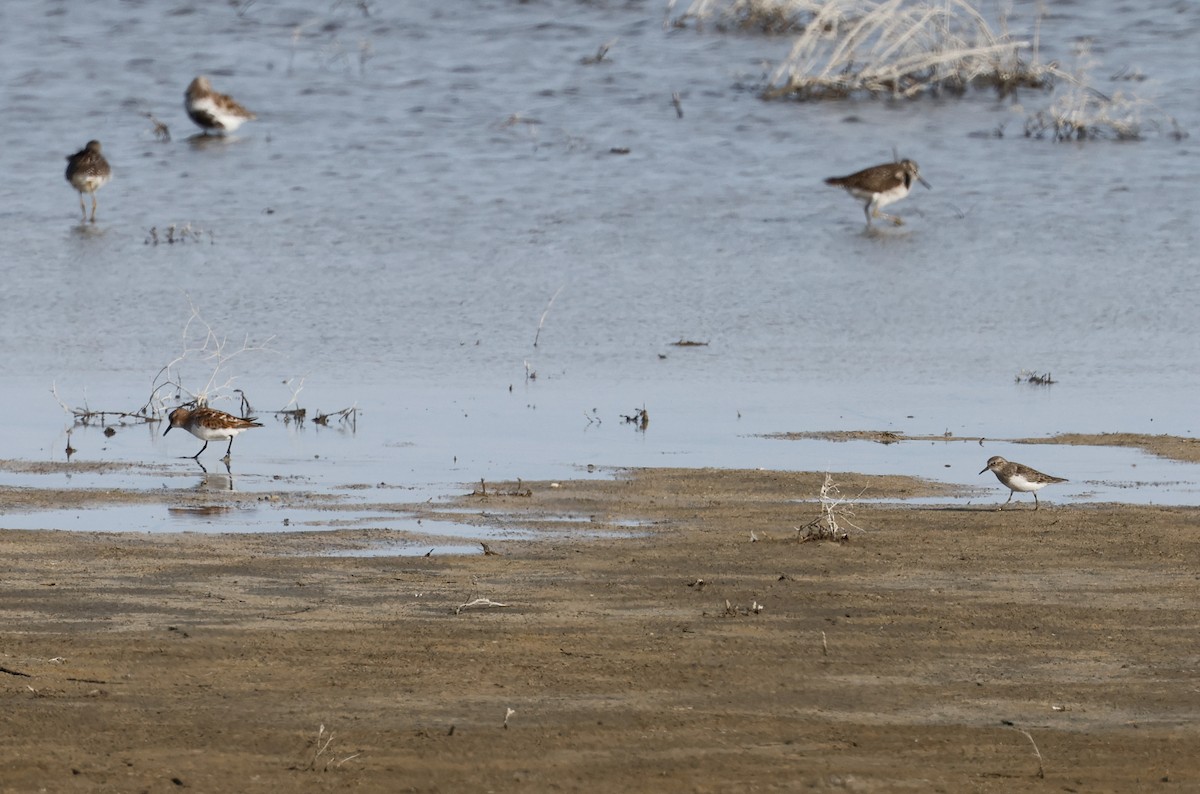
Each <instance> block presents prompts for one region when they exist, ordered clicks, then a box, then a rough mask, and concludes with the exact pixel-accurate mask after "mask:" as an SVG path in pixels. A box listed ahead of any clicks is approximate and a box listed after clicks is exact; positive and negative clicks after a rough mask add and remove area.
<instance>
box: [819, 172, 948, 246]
mask: <svg viewBox="0 0 1200 794" xmlns="http://www.w3.org/2000/svg"><path fill="white" fill-rule="evenodd" d="M914 181H916V182H920V183H921V184H922V185H924V186H925V187H926V188H928V189H930V190H932V189H933V186H932V185H930V184H929V183H928V182H926V181H925V178H924V177H922V176H921V171H920V169H919V168H917V164H916V163H915V162H913V161H912V160H901V161H900V162H898V163H884V164H883V165H873V166H871V167H870V168H864V169H863V170H861V171H857V172H855V173H853V174H850V175H848V176H831V177H829V178H828V179H826V180H825V184H827V185H833V186H834V187H840V188H845V190H846V192H847V193H849V194H850V195H851V196H854V197H855V198H857V199H861V200H862V201H863V202H864V203H863V212H864V213H866V216H867V228H868V229H870V228H871V218H872V217H875V218H883V219H884V220H889V221H891V222H892V223H894V224H895V225H897V226H903V225H904V220H903V219H902V218H898V217H896V216H895V215H885V214H884V213H883V212H881V211H880V210H882V209H883V208H884V207H886V206H887V205H888V204H892V203H894V202H897V201H899V200H900V199H902V198H904V197H905V196H907V195H908V191H910V190H912V185H913V182H914Z"/></svg>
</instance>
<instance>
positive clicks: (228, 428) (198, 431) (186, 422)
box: [163, 406, 262, 460]
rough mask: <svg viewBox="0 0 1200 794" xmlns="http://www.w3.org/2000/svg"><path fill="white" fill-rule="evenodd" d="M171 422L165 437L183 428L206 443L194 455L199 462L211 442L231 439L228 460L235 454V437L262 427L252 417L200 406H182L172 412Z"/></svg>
mask: <svg viewBox="0 0 1200 794" xmlns="http://www.w3.org/2000/svg"><path fill="white" fill-rule="evenodd" d="M169 421H170V423H169V424H168V425H167V429H166V430H164V431H163V435H164V436H165V435H166V434H167V433H170V432H171V431H172V430H174V429H175V428H177V427H182V428H183V429H184V430H186V431H188V432H189V433H191V434H192V435H193V436H195V437H196V438H199V439H202V440H203V441H204V446H202V447H200V452H197V453H196V454H195V455H192V458H194V459H196V460H199V459H200V454H201V453H202V452H204V450H206V449H208V442H209V441H218V440H224V439H229V446H228V447H227V448H226V449H225V457H226V458H228V457H229V456H230V455H231V454H232V452H233V438H234V436H236V435H237V434H238V433H240V432H242V431H243V430H249V429H250V428H252V427H262V424H261V423H259V422H256V421H254V419H253V418H252V417H251V418H249V419H243V418H241V417H239V416H234V415H233V414H227V413H225V412H224V411H218V410H217V409H216V408H209V407H207V406H200V407H198V408H188V407H187V406H180V407H179V408H176V409H175V410H174V411H171V415H170V417H169Z"/></svg>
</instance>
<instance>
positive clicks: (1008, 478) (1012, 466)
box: [979, 455, 1066, 510]
mask: <svg viewBox="0 0 1200 794" xmlns="http://www.w3.org/2000/svg"><path fill="white" fill-rule="evenodd" d="M985 471H990V472H992V473H993V474H995V475H996V479H998V480H999V481H1000V482H1002V483H1004V485H1005V486H1006V487H1007V488H1008V501H1006V502H1005V503H1004V504H1003V505H1000V508H999V509H1001V510H1003V509H1004V506H1005V505H1007V504H1008V503H1009V502H1011V501H1012V498H1013V494H1015V493H1016V492H1017V491H1020V492H1021V493H1032V494H1033V509H1034V510H1037V509H1038V506H1039V505H1038V498H1037V492H1038V491H1039V490H1041V489H1042V488H1045V487H1046V486H1047V485H1053V484H1054V483H1056V482H1066V480H1064V479H1063V478H1062V477H1052V476H1050V475H1049V474H1042V473H1041V472H1040V471H1038V470H1037V469H1031V468H1029V467H1028V466H1025V465H1023V464H1021V463H1013V462H1012V461H1011V460H1005V459H1004V458H1002V457H1000V456H999V455H994V456H992V457H990V458H988V462H987V465H986V466H984V467H983V470H982V471H980V472H979V473H980V474H983V472H985Z"/></svg>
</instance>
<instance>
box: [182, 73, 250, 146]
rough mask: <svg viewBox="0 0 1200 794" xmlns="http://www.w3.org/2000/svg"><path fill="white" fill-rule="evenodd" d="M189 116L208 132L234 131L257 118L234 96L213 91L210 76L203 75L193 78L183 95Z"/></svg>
mask: <svg viewBox="0 0 1200 794" xmlns="http://www.w3.org/2000/svg"><path fill="white" fill-rule="evenodd" d="M183 106H184V108H186V109H187V114H188V117H189V118H191V120H192V121H194V122H196V124H198V125H200V128H201V129H203V130H204V132H205V134H206V135H207V134H208V131H209V130H216V131H218V132H233V131H234V130H236V129H237V128H238V127H240V126H242V123H243V122H246V121H250V120H252V119H255V118H257V116H255V115H254V114H253V113H251V112H250V111H249V110H246V108H244V107H242V106H241V105H239V104H238V103H237V102H236V101H234V99H233V97H231V96H228V95H226V94H218V93H217V92H216V91H213V88H212V85H211V84H210V83H209V82H208V78H207V77H204V76H203V75H201V76H200V77H197V78H196V79H195V80H193V81H192V82H191V83H190V84H189V85H188V87H187V91H186V92H185V93H184V95H183Z"/></svg>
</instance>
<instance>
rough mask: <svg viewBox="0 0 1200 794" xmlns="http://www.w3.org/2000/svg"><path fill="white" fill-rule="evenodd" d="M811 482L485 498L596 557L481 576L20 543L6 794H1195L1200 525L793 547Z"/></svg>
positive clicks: (848, 485)
mask: <svg viewBox="0 0 1200 794" xmlns="http://www.w3.org/2000/svg"><path fill="white" fill-rule="evenodd" d="M837 480H838V482H839V484H840V485H841V487H842V492H843V494H850V495H853V494H857V493H859V492H860V491H861V490H862V489H863V488H864V487H866V486H869V491H868V494H869V495H870V496H871V497H872V498H889V497H901V496H905V495H918V494H926V493H929V492H930V490H931V489H934V488H940V486H928V485H926V484H921V483H918V482H915V481H909V480H905V479H903V478H868V477H863V476H859V475H837ZM821 481H822V476H821V475H818V474H794V473H780V472H762V471H713V470H698V471H696V470H688V471H682V470H669V469H668V470H647V471H636V472H629V473H627V474H625V475H623V476H621V477H620V478H618V479H617V480H615V481H611V480H606V481H595V480H591V481H587V482H580V483H563V484H562V486H561V487H559V488H552V487H550V486H549V484H548V483H524V484H522V490H524V489H525V488H528V489H529V495H528V496H502V495H497V494H496V492H497V491H504V490H509V491H515V490H517V489H516V488H515V484H514V487H509V488H507V489H506V488H505V487H491V486H490V484H489V486H490V488H489V489H490V490H491V491H492V494H491V495H489V496H487V497H482V496H479V495H474V496H466V495H465V496H464V497H463V498H462V499H460V500H459V505H458V507H459V508H460V509H461V510H463V511H464V512H468V513H474V514H485V513H486V514H487V515H486V516H483V515H481V520H483V519H484V518H487V516H492V517H496V516H502V517H505V518H504V520H506V521H512V520H514V519H512V518H511V517H509V516H510V514H513V513H516V514H522V515H527V516H528V518H527V519H525V521H526V525H532V526H536V525H538V524H539V523H540V522H543V521H545V520H547V518H548V517H553V516H559V517H561V516H564V515H575V516H585V517H590V518H591V519H592V520H591V521H589V522H587V523H586V524H583V525H582V526H584V527H586V528H587V529H588V530H589V531H590V532H592V533H593V535H592V536H589V537H588V538H587V539H586V540H569V539H561V538H555V539H552V540H541V541H534V542H514V541H497V542H494V543H492V544H491V545H492V547H493V548H495V549H496V550H497V551H499V552H501V554H499V555H492V556H483V555H475V556H455V557H450V556H443V557H437V556H434V557H428V558H423V557H417V558H397V557H376V558H340V557H339V558H329V557H324V558H323V557H319V556H309V555H311V554H312V553H313V552H315V551H316V550H319V549H320V548H323V547H324V546H325V545H326V544H327V543H329V544H333V545H354V544H356V543H358V542H359V541H362V540H371V538H365V539H364V538H360V537H357V536H356V535H355V534H354V533H345V534H342V533H338V534H331V535H324V534H321V533H295V534H290V535H221V536H205V535H196V534H180V535H145V534H137V535H133V534H130V535H106V534H69V533H60V532H25V531H12V530H7V531H6V530H0V560H2V568H0V577H2V581H0V619H2V623H0V627H2V628H0V667H2V668H3V672H0V698H2V699H3V703H2V704H0V746H3V748H4V751H3V753H0V791H5V792H8V791H14V792H17V791H20V792H24V791H37V790H45V791H55V792H71V791H120V792H126V791H150V792H160V791H177V790H181V789H183V790H187V789H191V790H196V791H239V792H277V791H286V790H293V791H342V790H348V789H353V790H359V791H380V792H393V791H400V792H403V791H421V792H432V791H439V792H460V791H471V792H475V791H587V792H607V791H647V792H659V791H696V792H744V791H798V790H800V791H802V790H810V789H812V790H846V791H913V792H931V791H944V792H964V791H982V792H1009V791H1046V792H1050V791H1053V792H1063V791H1078V792H1104V791H1114V792H1115V791H1123V792H1124V791H1148V790H1152V791H1195V790H1198V789H1200V753H1198V752H1197V748H1200V675H1198V668H1200V639H1198V638H1200V572H1198V570H1197V567H1198V565H1200V511H1197V510H1196V509H1192V508H1172V509H1164V508H1154V507H1125V506H1087V507H1069V508H1064V507H1055V506H1054V504H1053V501H1054V495H1053V493H1052V492H1051V491H1049V490H1048V491H1047V492H1045V493H1044V496H1045V497H1046V499H1044V500H1043V507H1042V509H1041V510H1039V511H1037V512H1034V511H1032V510H1031V509H1030V505H1029V504H1028V500H1027V497H1018V499H1021V500H1022V501H1021V504H1019V505H1018V506H1017V507H1016V508H1015V509H1010V510H1008V511H1005V512H995V511H993V510H991V509H988V508H989V507H990V506H991V505H992V504H998V503H999V502H1001V501H1003V497H1004V496H1006V494H1005V493H1004V491H1003V489H1001V488H994V489H992V490H991V491H989V497H988V498H989V499H990V496H991V495H994V496H995V500H994V502H991V501H989V502H988V504H987V506H980V507H966V508H963V507H951V508H936V507H934V508H927V507H921V508H915V507H887V506H865V505H864V506H859V507H857V508H856V511H855V515H854V516H853V517H852V519H851V520H853V521H854V523H855V524H857V525H858V526H860V527H862V528H863V529H862V530H861V531H859V530H852V531H851V539H850V541H849V542H848V543H845V544H834V543H822V542H814V543H798V542H796V540H795V538H796V534H797V533H796V530H795V528H796V527H798V526H803V525H804V524H806V523H807V522H808V521H810V520H811V519H812V518H814V517H815V516H816V515H817V507H816V505H815V504H813V503H811V502H808V503H802V502H798V501H797V499H799V498H802V497H804V498H811V497H813V496H815V494H816V493H817V491H818V489H819V487H820V484H821ZM178 496H179V495H178V494H177V493H174V492H164V494H163V495H162V496H160V497H158V498H161V499H162V500H163V501H165V502H167V503H168V504H171V505H175V504H177V501H176V500H177V497H178ZM70 498H72V497H71V494H70V492H62V493H57V494H56V495H55V497H54V499H55V500H58V499H70ZM80 498H86V497H80ZM139 498H140V497H139ZM187 498H188V499H189V500H202V499H203V496H202V495H201V496H189V497H187ZM212 498H213V499H214V500H217V497H216V496H214V497H212ZM29 499H30V497H29V495H28V493H27V492H24V491H20V492H18V490H17V489H11V490H3V489H0V527H2V526H3V523H4V521H3V512H4V511H5V510H11V509H12V508H13V507H14V505H16V504H21V505H25V504H28V502H29ZM13 500H16V501H13ZM22 500H24V501H22ZM48 501H53V500H48ZM61 504H62V503H61V502H60V503H59V505H60V506H61ZM189 504H190V502H189ZM752 532H753V533H754V535H755V536H756V537H757V538H758V541H757V542H751V541H750V537H751V533H752ZM630 534H633V537H629V535H630ZM477 597H481V598H488V599H492V600H493V601H496V602H500V603H504V604H507V606H505V607H491V608H476V609H466V610H463V611H462V612H461V613H459V614H456V612H455V608H456V607H457V606H459V605H461V604H463V603H465V602H467V601H468V600H470V599H472V598H477ZM509 709H511V710H512V713H511V714H509V711H508V710H509ZM506 715H508V727H507V728H505V727H504V722H505V718H506ZM321 726H324V730H325V733H324V738H322V740H321V747H319V748H318V747H317V746H316V743H315V742H316V738H317V735H318V731H319V729H320V728H321ZM326 740H328V744H327V745H326V743H325V742H326ZM1035 747H1036V752H1035ZM1037 753H1040V758H1041V760H1040V761H1039V757H1038V755H1037Z"/></svg>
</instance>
